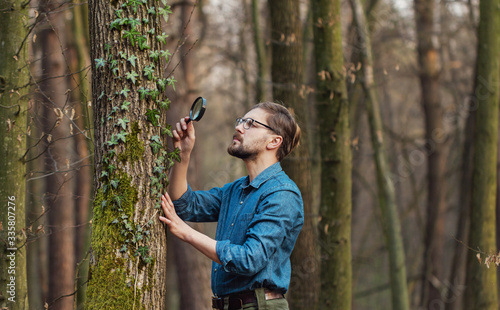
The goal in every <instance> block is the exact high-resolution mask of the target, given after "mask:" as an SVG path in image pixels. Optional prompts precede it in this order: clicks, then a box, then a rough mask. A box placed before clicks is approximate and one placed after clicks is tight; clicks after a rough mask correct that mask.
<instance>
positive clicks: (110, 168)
mask: <svg viewBox="0 0 500 310" xmlns="http://www.w3.org/2000/svg"><path fill="white" fill-rule="evenodd" d="M115 169H116V166H115V165H109V166H108V170H109V172H110V173H113V171H114V170H115Z"/></svg>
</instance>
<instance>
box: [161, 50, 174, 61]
mask: <svg viewBox="0 0 500 310" xmlns="http://www.w3.org/2000/svg"><path fill="white" fill-rule="evenodd" d="M160 54H161V57H164V58H165V59H166V60H167V61H168V57H169V56H172V54H170V51H169V50H166V51H164V50H162V51H161V52H160Z"/></svg>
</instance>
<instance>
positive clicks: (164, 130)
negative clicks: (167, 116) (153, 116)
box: [161, 126, 173, 138]
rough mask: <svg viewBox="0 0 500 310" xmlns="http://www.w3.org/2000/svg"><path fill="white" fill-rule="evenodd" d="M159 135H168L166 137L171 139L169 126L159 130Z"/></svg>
mask: <svg viewBox="0 0 500 310" xmlns="http://www.w3.org/2000/svg"><path fill="white" fill-rule="evenodd" d="M161 134H162V135H168V136H170V137H171V138H172V137H173V135H172V131H171V130H170V126H169V128H162V129H161Z"/></svg>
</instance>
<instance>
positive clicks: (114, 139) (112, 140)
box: [107, 134, 118, 146]
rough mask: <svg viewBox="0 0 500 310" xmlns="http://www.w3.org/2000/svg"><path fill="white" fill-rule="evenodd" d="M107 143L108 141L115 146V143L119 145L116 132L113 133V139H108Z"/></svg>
mask: <svg viewBox="0 0 500 310" xmlns="http://www.w3.org/2000/svg"><path fill="white" fill-rule="evenodd" d="M107 143H108V145H109V146H113V145H117V144H118V140H117V139H116V136H115V134H112V135H111V140H109V141H107Z"/></svg>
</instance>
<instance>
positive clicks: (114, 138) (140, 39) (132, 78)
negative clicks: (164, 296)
mask: <svg viewBox="0 0 500 310" xmlns="http://www.w3.org/2000/svg"><path fill="white" fill-rule="evenodd" d="M156 2H161V3H162V6H158V7H155V6H148V3H147V1H146V0H125V1H124V2H123V3H122V4H121V5H119V6H118V7H117V8H116V9H115V11H114V20H113V21H112V22H111V23H110V24H109V29H110V31H112V32H115V33H117V34H118V36H119V38H120V39H121V43H124V44H128V45H129V46H131V47H132V48H130V49H129V50H130V51H136V52H139V53H147V59H148V61H149V63H147V64H146V65H145V66H144V68H139V66H138V63H137V60H138V57H137V55H135V54H129V52H125V51H119V52H118V53H117V55H113V54H112V53H111V48H112V46H113V43H112V42H108V43H106V44H105V45H104V50H105V57H103V58H99V59H95V60H94V61H95V69H96V70H109V72H110V73H111V74H112V76H113V78H114V79H117V80H122V81H126V82H128V83H129V87H131V88H133V89H137V92H138V95H139V100H141V101H148V102H154V103H155V106H154V108H152V109H147V112H146V113H145V115H144V118H145V119H146V120H147V121H148V123H149V124H150V126H152V128H153V132H156V133H157V134H153V135H152V136H151V137H150V139H149V147H150V148H151V152H152V154H153V155H154V156H155V159H154V163H153V167H152V168H153V174H152V175H151V176H150V184H149V185H150V193H149V194H150V197H151V198H152V200H154V201H156V204H155V206H154V208H156V209H159V208H160V199H161V195H162V193H163V192H164V190H165V184H166V181H167V171H168V169H169V168H171V167H172V165H173V164H174V162H175V161H176V160H177V161H179V160H180V158H179V150H178V149H177V150H174V151H172V152H168V151H167V148H166V145H164V144H163V142H162V139H161V138H160V137H161V135H170V136H172V132H171V128H170V126H169V125H168V124H162V123H161V122H160V121H159V118H160V115H161V114H162V111H165V110H167V109H168V108H169V105H170V101H169V99H168V98H165V99H163V97H164V96H160V94H163V93H164V92H165V90H166V88H167V87H172V88H173V89H174V90H175V82H176V80H175V79H174V77H173V76H172V77H167V78H162V77H159V76H158V75H157V74H156V70H157V68H159V64H160V62H161V60H162V59H165V60H166V61H167V62H168V61H169V57H170V56H171V54H170V52H169V51H168V50H161V49H159V50H156V49H152V46H161V44H163V45H165V44H166V38H167V37H168V36H167V35H166V34H165V33H162V34H156V31H155V28H154V27H152V25H151V24H150V18H156V16H161V17H162V18H163V19H164V20H165V21H167V20H168V17H169V15H170V14H171V13H172V11H171V10H170V6H169V5H167V3H166V0H157V1H156ZM143 9H144V10H145V11H144V12H146V15H147V16H148V17H142V18H141V17H138V16H137V15H139V14H138V12H139V11H143ZM154 40H156V41H157V44H152V43H153V41H154ZM120 68H125V70H124V71H125V72H123V74H122V75H120V74H121V72H122V71H121V70H120ZM152 85H153V86H152ZM131 91H132V90H131V89H129V88H128V87H127V86H124V87H123V88H122V89H120V90H119V91H116V92H114V93H113V94H105V93H104V91H103V92H102V93H101V94H100V96H99V99H102V98H103V97H105V96H106V97H107V99H108V101H110V102H112V103H117V104H116V105H114V106H112V108H111V110H110V111H109V113H108V114H107V115H106V116H102V118H101V122H102V123H104V122H105V121H106V122H113V128H115V130H114V132H113V133H112V134H111V136H110V137H109V140H107V141H105V142H104V143H103V145H102V147H103V149H104V155H103V160H102V172H101V175H100V176H99V178H100V180H101V181H102V184H103V186H102V190H103V193H104V194H105V197H107V199H104V200H103V201H102V203H101V208H112V210H116V211H117V214H118V216H117V217H116V218H114V219H113V220H112V222H111V223H110V224H113V225H119V229H120V234H121V235H122V236H123V237H124V240H125V242H124V243H123V244H122V245H121V248H120V249H119V251H120V252H122V253H128V252H130V253H133V255H134V256H136V257H140V259H141V260H142V262H143V263H145V264H149V263H151V262H152V260H153V258H152V257H151V255H150V254H149V248H148V246H147V244H148V241H149V238H150V231H149V229H150V227H151V225H152V224H153V219H149V220H148V222H147V223H143V224H138V223H134V220H133V219H131V218H129V215H127V214H126V213H125V211H124V209H123V204H124V200H125V199H126V197H124V195H123V194H120V191H119V190H118V189H119V187H120V182H123V181H122V180H121V179H120V178H119V177H118V175H119V172H118V168H117V167H116V165H115V164H114V163H116V162H117V161H119V158H120V156H118V155H117V153H116V147H117V146H119V145H125V146H126V145H127V142H129V143H131V139H137V138H136V136H137V132H134V130H132V131H131V129H133V128H131V121H130V120H129V119H128V118H127V117H126V114H127V112H129V109H130V106H131V101H130V99H129V93H130V92H131Z"/></svg>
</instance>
